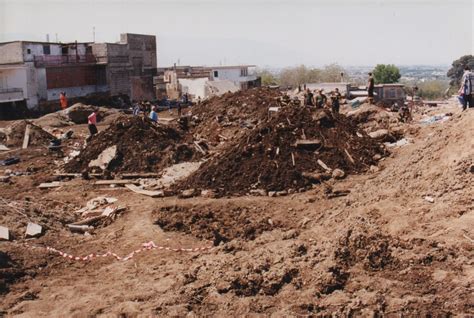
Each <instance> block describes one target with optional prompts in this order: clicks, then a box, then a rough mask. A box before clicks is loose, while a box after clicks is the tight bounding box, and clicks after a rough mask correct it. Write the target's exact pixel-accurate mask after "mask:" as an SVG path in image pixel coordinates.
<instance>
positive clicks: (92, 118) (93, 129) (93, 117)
mask: <svg viewBox="0 0 474 318" xmlns="http://www.w3.org/2000/svg"><path fill="white" fill-rule="evenodd" d="M97 113H98V110H97V108H95V109H94V111H93V112H92V114H90V115H89V116H88V117H87V124H88V127H89V133H90V136H89V138H88V139H90V138H91V137H92V136H94V135H95V134H97V126H96V125H97Z"/></svg>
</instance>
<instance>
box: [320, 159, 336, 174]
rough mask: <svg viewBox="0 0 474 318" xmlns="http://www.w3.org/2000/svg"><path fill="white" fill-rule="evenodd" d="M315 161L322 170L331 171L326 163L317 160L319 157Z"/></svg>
mask: <svg viewBox="0 0 474 318" xmlns="http://www.w3.org/2000/svg"><path fill="white" fill-rule="evenodd" d="M317 162H318V165H320V166H321V168H323V169H324V170H326V171H329V172H331V171H332V169H331V168H329V167H328V166H327V165H326V164H325V163H324V162H322V161H321V160H319V159H318V161H317Z"/></svg>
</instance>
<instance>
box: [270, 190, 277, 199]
mask: <svg viewBox="0 0 474 318" xmlns="http://www.w3.org/2000/svg"><path fill="white" fill-rule="evenodd" d="M268 196H269V197H272V198H273V197H276V191H268Z"/></svg>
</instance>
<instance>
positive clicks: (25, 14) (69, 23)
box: [0, 0, 474, 67]
mask: <svg viewBox="0 0 474 318" xmlns="http://www.w3.org/2000/svg"><path fill="white" fill-rule="evenodd" d="M473 16H474V0H444V1H440V0H411V1H408V0H363V1H356V0H354V1H350V0H327V1H316V0H313V1H310V0H206V1H200V0H174V1H173V0H144V1H140V0H138V1H136V0H135V1H123V0H122V1H117V0H95V1H73V0H56V1H52V0H38V1H32V0H30V1H23V0H0V42H4V41H12V40H35V41H44V40H45V39H46V34H47V33H49V34H50V39H51V40H52V41H54V40H55V38H56V34H57V36H58V39H59V41H62V42H69V41H71V42H72V41H74V40H77V41H79V42H80V41H92V40H93V31H92V29H93V27H94V26H95V33H96V42H116V41H118V40H119V34H120V33H125V32H130V33H144V34H153V35H156V36H157V42H158V46H157V48H158V65H159V66H167V65H172V64H173V63H174V62H178V60H179V62H180V64H181V65H190V64H191V65H219V64H226V65H230V64H243V63H246V64H257V65H259V66H270V67H282V66H291V65H298V64H307V65H312V66H322V65H326V64H329V63H339V64H341V65H343V66H348V65H367V66H372V65H375V64H377V63H394V64H398V65H412V64H438V65H439V64H441V65H449V64H451V62H452V61H453V60H454V59H457V58H459V57H460V56H462V55H464V54H473V51H474V38H473V29H474V22H473Z"/></svg>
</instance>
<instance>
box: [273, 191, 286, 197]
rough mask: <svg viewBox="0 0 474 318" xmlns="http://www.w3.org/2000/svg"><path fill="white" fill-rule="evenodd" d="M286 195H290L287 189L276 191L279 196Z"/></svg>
mask: <svg viewBox="0 0 474 318" xmlns="http://www.w3.org/2000/svg"><path fill="white" fill-rule="evenodd" d="M285 195H288V191H286V190H283V191H277V193H276V196H277V197H284V196H285Z"/></svg>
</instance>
